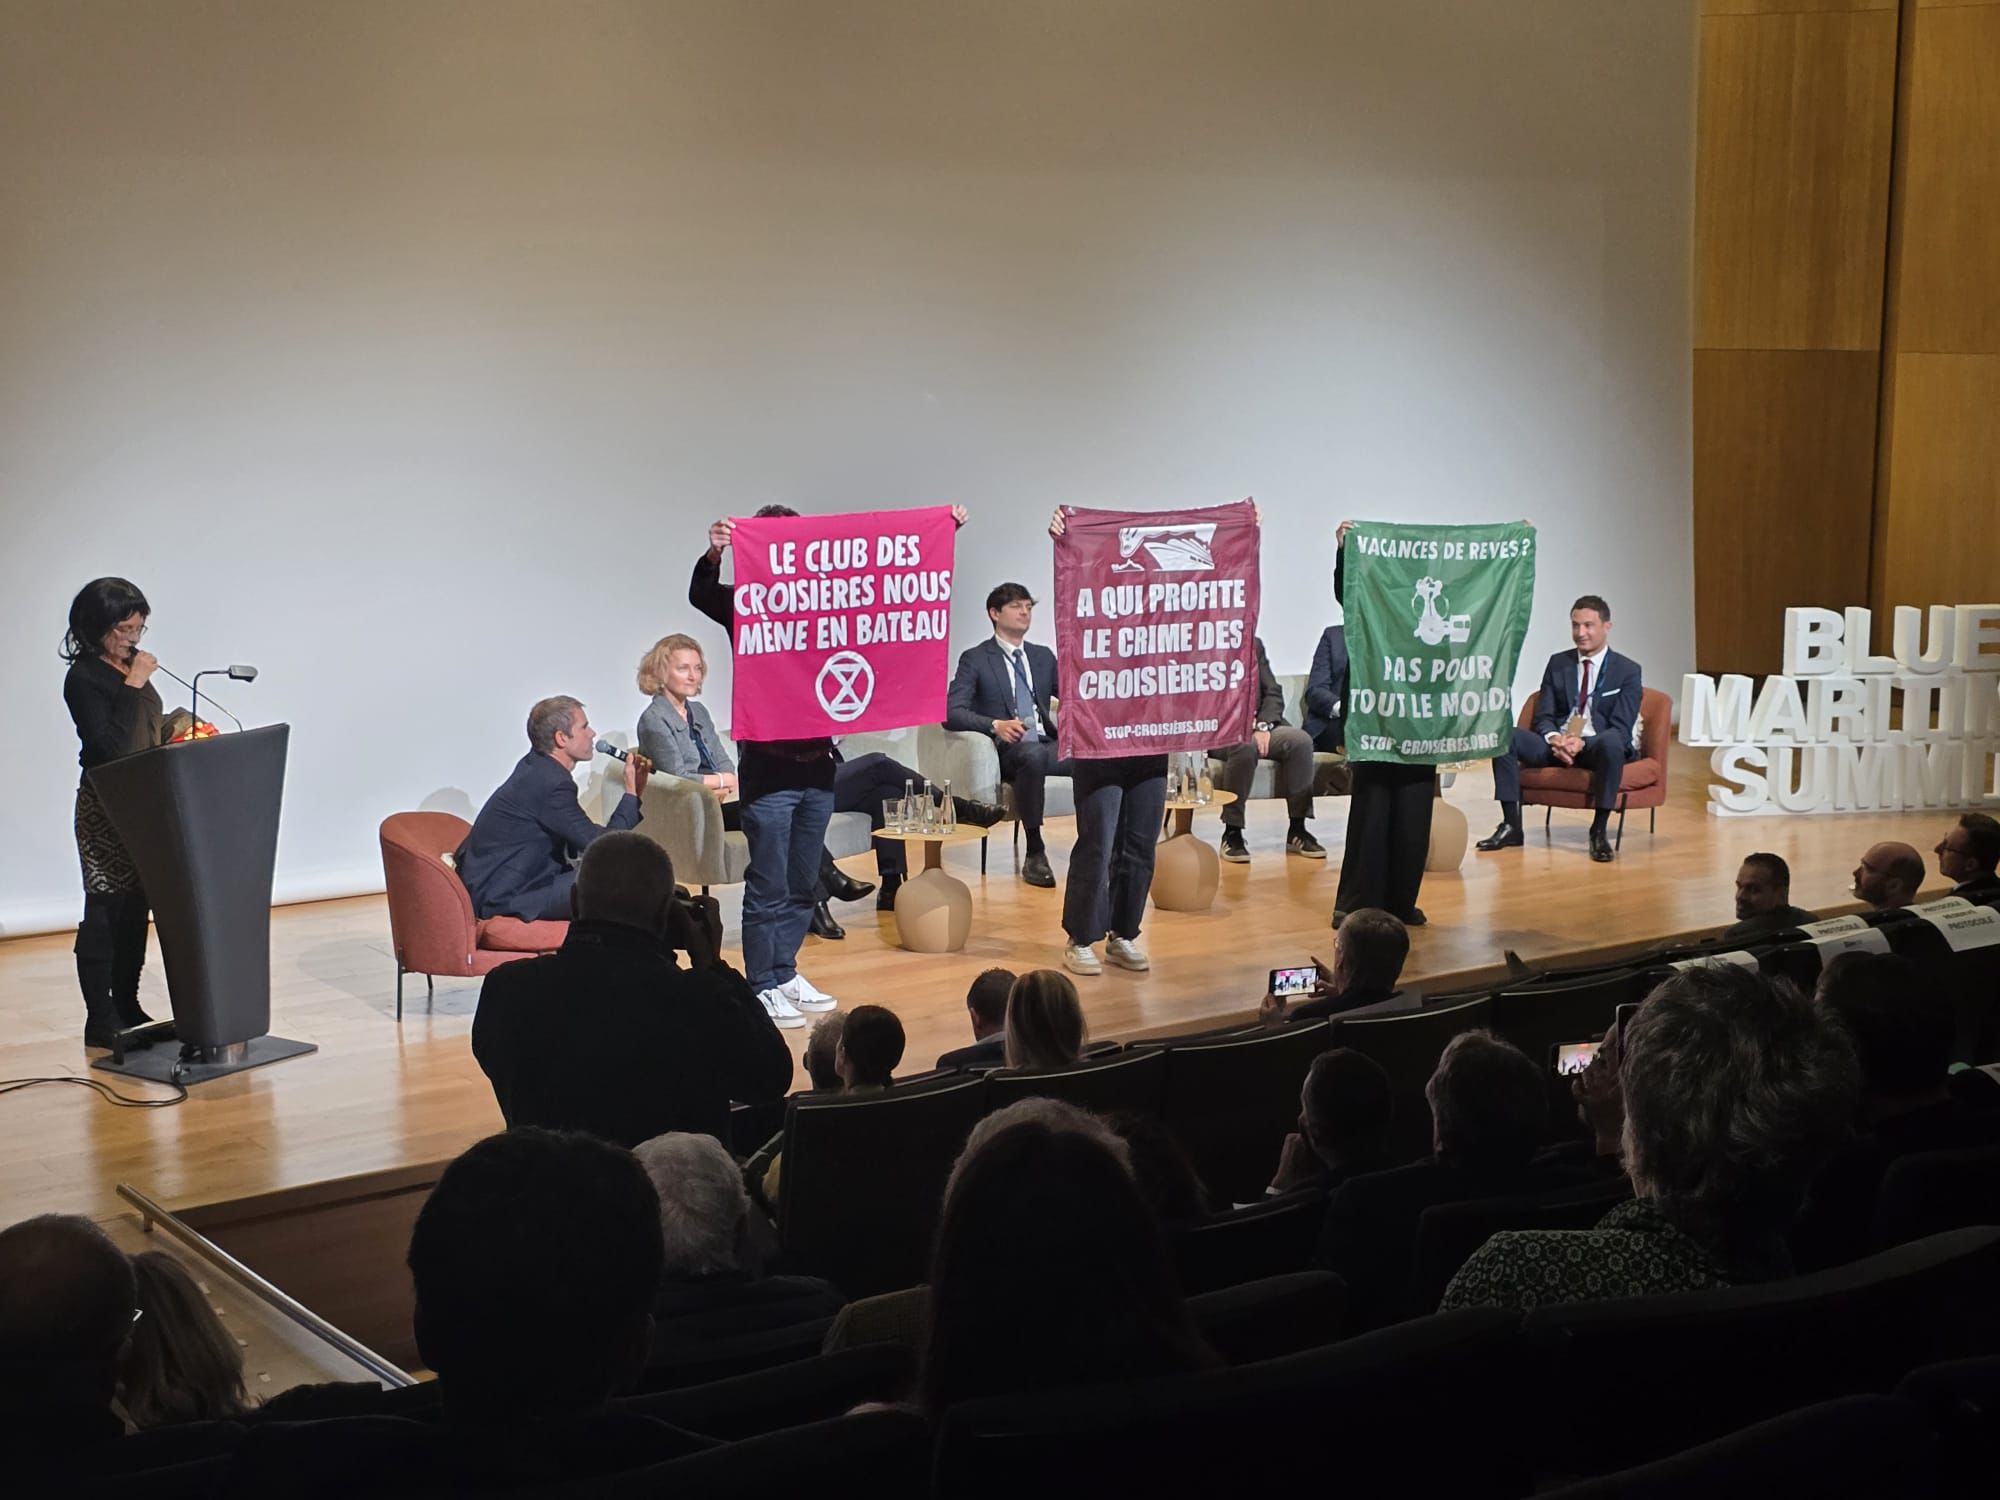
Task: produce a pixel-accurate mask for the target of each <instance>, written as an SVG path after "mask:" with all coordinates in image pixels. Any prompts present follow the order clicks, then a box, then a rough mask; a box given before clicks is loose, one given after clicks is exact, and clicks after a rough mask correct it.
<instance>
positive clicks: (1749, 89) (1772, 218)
mask: <svg viewBox="0 0 2000 1500" xmlns="http://www.w3.org/2000/svg"><path fill="white" fill-rule="evenodd" d="M1896 28H1897V16H1896V12H1895V11H1893V10H1868V11H1851V12H1842V13H1818V14H1780V15H1716V16H1710V17H1707V18H1705V19H1704V20H1703V21H1702V23H1701V55H1700V69H1701V74H1700V82H1699V95H1698V100H1697V106H1696V145H1695V347H1696V348H1699V349H1871V348H1875V347H1877V345H1878V344H1879V341H1880V337H1881V327H1882V267H1883V257H1884V247H1885V243H1886V226H1887V221H1888V194H1889V160H1890V147H1891V140H1892V134H1891V128H1892V123H1893V108H1894V103H1895V84H1896Z"/></svg>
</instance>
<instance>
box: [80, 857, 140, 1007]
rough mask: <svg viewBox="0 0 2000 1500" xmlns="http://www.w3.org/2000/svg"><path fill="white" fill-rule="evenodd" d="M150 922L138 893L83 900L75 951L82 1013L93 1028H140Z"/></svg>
mask: <svg viewBox="0 0 2000 1500" xmlns="http://www.w3.org/2000/svg"><path fill="white" fill-rule="evenodd" d="M149 916H150V908H149V907H148V905H147V902H146V893H145V892H144V891H143V890H130V891H119V892H117V893H116V894H113V895H96V894H86V895H85V896H84V898H83V920H82V921H81V922H79V923H78V924H77V928H76V947H75V950H74V951H75V953H76V980H77V984H78V985H79V986H80V987H81V988H82V990H83V1008H84V1013H85V1017H86V1019H87V1020H89V1021H90V1023H91V1024H92V1025H95V1026H104V1027H107V1028H110V1029H112V1030H117V1029H118V1028H120V1027H122V1026H136V1025H137V1024H138V1023H139V1019H140V1010H139V976H140V974H141V973H143V972H144V970H145V967H146V924H147V921H148V919H149Z"/></svg>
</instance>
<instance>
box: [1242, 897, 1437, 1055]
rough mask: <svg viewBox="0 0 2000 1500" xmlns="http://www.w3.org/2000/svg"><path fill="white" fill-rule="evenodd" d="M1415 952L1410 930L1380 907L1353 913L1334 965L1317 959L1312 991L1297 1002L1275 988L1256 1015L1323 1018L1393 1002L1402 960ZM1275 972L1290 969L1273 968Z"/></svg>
mask: <svg viewBox="0 0 2000 1500" xmlns="http://www.w3.org/2000/svg"><path fill="white" fill-rule="evenodd" d="M1409 956H1410V932H1409V929H1408V928H1406V927H1405V926H1404V925H1403V924H1402V923H1401V922H1399V921H1397V920H1396V918H1395V917H1393V916H1391V915H1390V914H1389V913H1388V912H1386V911H1383V910H1381V909H1380V908H1378V907H1363V908H1362V909H1361V910H1360V911H1357V912H1349V913H1348V915H1347V920H1346V921H1344V922H1342V923H1341V924H1340V926H1339V927H1338V928H1337V929H1336V930H1335V931H1334V934H1333V963H1332V964H1331V965H1327V964H1323V963H1321V962H1320V961H1319V960H1318V959H1314V960H1313V967H1314V968H1315V969H1316V970H1318V974H1317V975H1316V976H1315V981H1314V983H1313V985H1312V989H1311V991H1310V993H1309V994H1308V995H1307V996H1306V998H1304V999H1303V1000H1300V1001H1299V1002H1298V1003H1297V1004H1294V1003H1292V1001H1291V999H1290V997H1288V996H1287V995H1284V994H1282V993H1280V992H1279V991H1278V990H1277V988H1276V987H1275V985H1274V987H1273V990H1272V992H1271V993H1269V994H1267V995H1265V996H1264V1003H1263V1005H1262V1006H1261V1007H1260V1008H1259V1010H1258V1012H1257V1014H1258V1016H1259V1018H1260V1019H1261V1020H1262V1021H1263V1022H1264V1024H1265V1025H1266V1026H1284V1025H1288V1024H1290V1023H1291V1022H1294V1021H1323V1020H1325V1019H1326V1018H1327V1017H1328V1016H1337V1015H1340V1014H1341V1013H1343V1012H1345V1011H1350V1010H1359V1009H1360V1008H1361V1007H1362V1006H1364V1005H1378V1004H1380V1003H1381V1002H1382V1001H1384V1000H1393V999H1395V998H1396V996H1397V994H1399V993H1400V992H1399V991H1398V990H1397V988H1396V981H1397V980H1398V979H1399V978H1401V977H1402V973H1403V960H1404V959H1406V958H1408V957H1409ZM1272 972H1273V975H1274V976H1279V975H1284V974H1286V973H1287V972H1288V971H1286V970H1282V969H1278V970H1273V971H1272Z"/></svg>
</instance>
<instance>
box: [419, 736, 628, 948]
mask: <svg viewBox="0 0 2000 1500" xmlns="http://www.w3.org/2000/svg"><path fill="white" fill-rule="evenodd" d="M596 743H597V731H596V730H595V729H592V728H591V727H590V719H589V717H588V716H587V715H585V713H584V711H583V705H582V704H581V703H579V702H577V701H576V699H574V698H544V699H543V700H542V701H541V702H540V703H537V704H536V705H535V706H534V707H533V708H532V709H530V710H529V711H528V753H527V754H526V755H524V756H522V757H521V759H520V762H519V764H517V765H516V766H515V767H514V770H513V773H512V774H511V775H510V776H508V778H507V779H506V780H505V781H503V782H502V783H500V788H499V790H498V791H496V792H494V794H493V795H492V796H490V797H488V798H487V799H486V805H485V806H484V807H482V808H480V809H479V817H478V819H477V820H476V821H475V822H474V823H473V825H472V832H471V833H470V834H468V835H466V839H465V842H464V843H463V844H460V845H459V846H458V856H457V858H458V878H459V879H460V880H462V881H464V882H465V888H466V890H467V891H468V892H470V893H471V896H472V912H473V915H474V916H476V917H478V918H479V919H480V920H481V921H484V920H485V919H486V918H487V917H519V918H520V919H521V920H522V921H524V922H537V921H541V922H567V921H568V920H569V916H570V910H569V891H570V887H571V886H573V885H575V884H576V870H575V869H574V868H573V867H572V866H571V864H570V861H571V860H572V859H576V858H581V857H582V854H583V851H584V850H585V849H588V848H589V847H590V844H591V841H592V840H594V839H597V838H599V837H601V836H602V835H604V834H607V833H610V832H612V831H613V830H615V829H623V828H630V827H631V826H632V825H633V824H634V823H637V822H638V821H639V794H640V793H641V792H643V791H644V790H645V789H646V774H647V773H646V771H645V770H644V769H642V764H641V762H640V761H639V760H638V759H637V758H636V757H634V758H628V759H627V760H626V762H625V795H624V796H623V797H620V798H619V799H618V807H617V809H616V810H615V811H614V812H613V813H612V814H611V817H610V818H609V819H608V820H607V821H606V822H605V824H604V826H603V827H601V828H600V827H598V825H597V824H595V823H593V822H591V821H590V819H589V818H587V817H585V816H584V812H583V808H582V806H581V805H580V804H579V803H578V802H577V797H576V780H575V776H574V773H575V771H576V768H577V767H578V766H579V765H582V764H584V763H586V762H588V761H589V760H590V758H591V756H592V755H593V754H595V753H596V752H595V748H594V747H595V746H596Z"/></svg>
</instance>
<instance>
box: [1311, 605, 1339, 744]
mask: <svg viewBox="0 0 2000 1500" xmlns="http://www.w3.org/2000/svg"><path fill="white" fill-rule="evenodd" d="M1346 714H1347V627H1346V626H1344V625H1329V626H1327V627H1326V629H1324V630H1322V631H1321V632H1320V635H1319V645H1318V646H1317V647H1316V648H1314V650H1313V664H1312V672H1311V674H1310V675H1308V676H1307V678H1306V695H1305V723H1304V724H1302V725H1301V726H1300V727H1301V728H1302V729H1304V730H1305V732H1306V733H1307V734H1309V735H1311V736H1312V737H1313V738H1314V739H1315V740H1317V739H1318V738H1319V737H1320V734H1321V733H1322V732H1323V731H1324V730H1326V729H1327V728H1328V727H1330V726H1331V727H1338V726H1339V725H1340V723H1341V722H1342V721H1343V720H1344V719H1345V717H1346Z"/></svg>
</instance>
